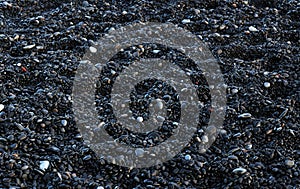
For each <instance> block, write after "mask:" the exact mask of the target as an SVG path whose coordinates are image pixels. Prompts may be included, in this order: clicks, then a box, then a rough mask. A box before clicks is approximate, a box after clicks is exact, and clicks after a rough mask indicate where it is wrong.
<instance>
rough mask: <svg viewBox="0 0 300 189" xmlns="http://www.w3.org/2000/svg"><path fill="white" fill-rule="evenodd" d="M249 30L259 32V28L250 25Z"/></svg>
mask: <svg viewBox="0 0 300 189" xmlns="http://www.w3.org/2000/svg"><path fill="white" fill-rule="evenodd" d="M249 30H250V31H251V32H257V31H258V29H256V28H255V27H253V26H250V27H249Z"/></svg>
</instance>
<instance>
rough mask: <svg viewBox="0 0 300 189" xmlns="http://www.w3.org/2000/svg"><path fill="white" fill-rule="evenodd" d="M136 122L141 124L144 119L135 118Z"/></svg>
mask: <svg viewBox="0 0 300 189" xmlns="http://www.w3.org/2000/svg"><path fill="white" fill-rule="evenodd" d="M136 120H137V122H139V123H142V122H143V121H144V119H143V118H142V117H138V118H136Z"/></svg>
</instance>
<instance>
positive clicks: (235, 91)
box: [231, 89, 239, 94]
mask: <svg viewBox="0 0 300 189" xmlns="http://www.w3.org/2000/svg"><path fill="white" fill-rule="evenodd" d="M231 92H232V94H236V93H238V92H239V90H238V89H232V90H231Z"/></svg>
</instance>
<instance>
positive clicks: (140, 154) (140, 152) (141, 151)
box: [135, 148, 145, 157]
mask: <svg viewBox="0 0 300 189" xmlns="http://www.w3.org/2000/svg"><path fill="white" fill-rule="evenodd" d="M144 153H145V151H144V149H142V148H137V149H136V150H135V155H136V156H137V157H143V156H144Z"/></svg>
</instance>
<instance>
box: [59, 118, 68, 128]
mask: <svg viewBox="0 0 300 189" xmlns="http://www.w3.org/2000/svg"><path fill="white" fill-rule="evenodd" d="M61 124H62V126H64V127H65V126H67V124H68V121H67V120H65V119H63V120H61Z"/></svg>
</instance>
